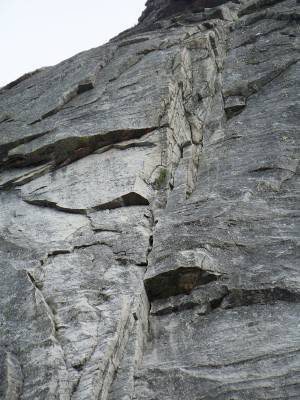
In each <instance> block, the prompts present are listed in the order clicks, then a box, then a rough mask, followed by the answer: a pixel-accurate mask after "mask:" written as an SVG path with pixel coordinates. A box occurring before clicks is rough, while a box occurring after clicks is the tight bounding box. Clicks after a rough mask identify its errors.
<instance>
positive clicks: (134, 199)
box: [23, 192, 149, 215]
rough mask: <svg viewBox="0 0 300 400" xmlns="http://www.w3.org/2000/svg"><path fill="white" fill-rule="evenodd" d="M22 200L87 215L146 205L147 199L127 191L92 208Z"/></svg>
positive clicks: (36, 200) (39, 200)
mask: <svg viewBox="0 0 300 400" xmlns="http://www.w3.org/2000/svg"><path fill="white" fill-rule="evenodd" d="M23 200H24V201H25V202H26V203H28V204H32V205H35V206H39V207H48V208H53V209H55V210H57V211H62V212H65V213H69V214H81V215H87V214H88V213H93V212H96V211H100V210H113V209H116V208H121V207H131V206H148V205H149V201H148V200H147V199H145V198H144V197H143V196H141V195H140V194H138V193H135V192H131V193H127V194H126V195H124V196H121V197H118V198H116V199H113V200H112V201H109V202H107V203H104V204H101V205H98V206H95V207H93V208H69V207H62V206H60V205H58V204H57V203H56V202H54V201H50V200H46V199H28V198H25V197H24V198H23Z"/></svg>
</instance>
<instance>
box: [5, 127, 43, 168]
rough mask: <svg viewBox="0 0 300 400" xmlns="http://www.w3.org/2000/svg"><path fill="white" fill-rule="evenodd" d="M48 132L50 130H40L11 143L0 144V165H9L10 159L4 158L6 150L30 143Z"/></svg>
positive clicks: (6, 153)
mask: <svg viewBox="0 0 300 400" xmlns="http://www.w3.org/2000/svg"><path fill="white" fill-rule="evenodd" d="M48 133H51V131H45V132H42V133H36V134H34V135H30V136H27V137H25V138H22V139H18V140H16V141H14V142H11V143H7V144H2V145H1V144H0V165H1V166H3V167H7V166H8V167H10V160H9V159H7V160H6V157H7V155H8V152H9V151H10V150H12V149H14V148H15V147H17V146H20V145H22V144H27V143H30V142H32V141H33V140H35V139H38V138H41V137H42V136H44V135H47V134H48ZM1 160H4V161H2V162H1Z"/></svg>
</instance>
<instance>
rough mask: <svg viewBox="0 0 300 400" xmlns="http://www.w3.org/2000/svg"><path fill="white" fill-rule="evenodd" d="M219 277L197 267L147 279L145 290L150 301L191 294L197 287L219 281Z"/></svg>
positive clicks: (180, 269)
mask: <svg viewBox="0 0 300 400" xmlns="http://www.w3.org/2000/svg"><path fill="white" fill-rule="evenodd" d="M218 279H219V276H218V275H214V274H213V273H209V272H207V271H204V270H202V269H201V268H197V267H188V268H184V267H181V268H178V269H175V270H171V271H168V272H164V273H162V274H159V275H156V276H154V277H152V278H149V279H146V280H145V281H144V283H145V289H146V292H147V295H148V298H149V300H150V301H153V300H155V299H165V298H168V297H171V296H176V295H178V294H190V293H191V292H192V290H193V289H194V288H196V287H199V286H202V285H206V284H208V283H210V282H213V281H217V280H218Z"/></svg>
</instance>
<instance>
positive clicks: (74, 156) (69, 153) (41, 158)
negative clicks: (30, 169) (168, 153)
mask: <svg viewBox="0 0 300 400" xmlns="http://www.w3.org/2000/svg"><path fill="white" fill-rule="evenodd" d="M156 129H158V128H157V127H151V128H144V129H128V130H117V131H111V132H107V133H104V134H98V135H94V136H80V137H78V136H74V137H68V138H66V139H62V140H59V141H57V142H55V143H52V144H46V145H45V146H43V147H41V148H39V149H37V150H36V151H33V152H31V153H29V154H24V155H23V154H16V155H11V156H10V157H9V158H8V160H7V161H6V162H5V163H4V164H3V165H4V166H5V168H11V167H26V166H30V165H39V164H41V163H43V162H53V164H54V166H56V167H63V166H65V165H68V164H70V163H71V162H73V161H76V160H78V159H80V158H83V157H85V156H87V155H89V154H91V153H93V152H94V151H96V150H97V149H100V148H102V147H105V146H108V145H111V144H117V143H120V142H123V141H127V140H131V139H140V138H141V137H142V136H144V135H146V134H148V133H150V132H152V131H154V130H156ZM46 133H48V132H45V133H44V134H46ZM44 134H42V135H41V134H40V135H37V136H36V137H32V138H31V140H28V142H29V141H32V140H33V139H35V138H38V137H40V136H43V135H44ZM23 143H26V141H24V142H23ZM18 144H22V143H17V144H15V145H14V146H11V147H15V146H16V145H18Z"/></svg>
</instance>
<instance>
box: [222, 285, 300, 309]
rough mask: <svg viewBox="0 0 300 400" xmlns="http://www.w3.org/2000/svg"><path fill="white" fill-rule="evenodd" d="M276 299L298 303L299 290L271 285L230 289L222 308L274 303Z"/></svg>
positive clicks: (299, 297) (299, 299)
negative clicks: (294, 290) (267, 286)
mask: <svg viewBox="0 0 300 400" xmlns="http://www.w3.org/2000/svg"><path fill="white" fill-rule="evenodd" d="M277 301H284V302H287V303H300V292H299V293H298V292H293V291H291V290H290V289H286V288H280V287H276V286H275V287H271V288H262V289H230V290H229V294H228V296H227V297H226V299H225V300H224V301H223V302H222V308H223V309H230V308H236V307H245V306H251V305H255V304H274V303H276V302H277Z"/></svg>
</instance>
